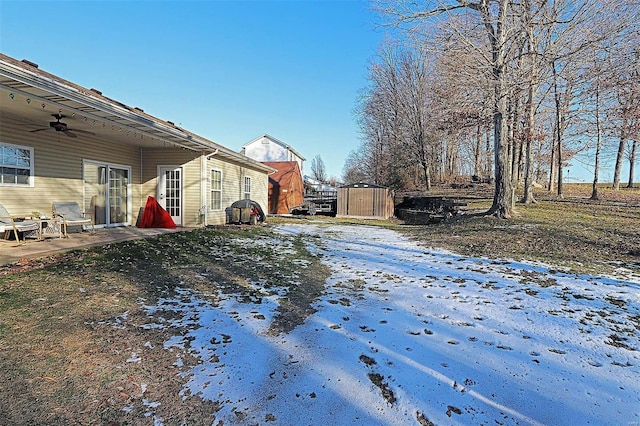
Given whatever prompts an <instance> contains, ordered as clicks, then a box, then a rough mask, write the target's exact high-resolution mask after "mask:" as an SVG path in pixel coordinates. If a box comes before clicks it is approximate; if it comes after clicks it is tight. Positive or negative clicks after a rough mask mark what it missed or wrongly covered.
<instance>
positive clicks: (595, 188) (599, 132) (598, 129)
mask: <svg viewBox="0 0 640 426" xmlns="http://www.w3.org/2000/svg"><path fill="white" fill-rule="evenodd" d="M595 89H596V94H595V95H596V98H595V108H596V154H595V155H596V158H595V166H594V170H593V187H592V189H591V199H592V200H597V199H598V174H599V173H600V151H601V150H602V127H601V123H600V80H598V81H597V82H596V88H595Z"/></svg>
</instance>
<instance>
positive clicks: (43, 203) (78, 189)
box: [0, 116, 140, 223]
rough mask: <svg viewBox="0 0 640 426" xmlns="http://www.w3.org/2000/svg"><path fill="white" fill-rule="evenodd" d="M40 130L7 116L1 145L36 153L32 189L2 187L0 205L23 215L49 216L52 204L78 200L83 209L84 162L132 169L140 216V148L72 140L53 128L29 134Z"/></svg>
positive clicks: (80, 138) (87, 139)
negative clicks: (117, 165)
mask: <svg viewBox="0 0 640 426" xmlns="http://www.w3.org/2000/svg"><path fill="white" fill-rule="evenodd" d="M45 124H46V122H45ZM38 127H41V126H38V125H36V124H31V123H24V122H19V121H15V120H12V119H11V118H7V117H4V116H3V118H2V133H1V134H0V142H2V143H7V144H12V145H21V146H25V147H30V148H33V150H34V158H33V161H34V163H33V164H34V185H33V187H28V186H16V187H7V186H2V187H0V203H2V204H3V205H4V206H5V207H6V208H7V209H8V210H9V211H10V212H11V213H15V214H24V213H30V212H32V211H34V210H37V211H40V212H41V213H44V214H50V213H51V203H52V202H53V201H75V202H77V203H78V204H79V205H80V206H82V205H83V180H82V162H83V160H93V161H100V162H106V163H113V164H120V165H123V166H130V167H131V184H132V185H131V187H132V188H131V189H132V196H133V210H134V211H133V213H134V214H136V213H137V210H138V209H137V208H136V206H137V200H139V198H140V196H139V191H140V188H139V182H140V151H139V148H137V147H134V146H130V145H126V144H123V143H118V142H113V141H105V140H100V139H97V138H96V137H94V136H86V135H84V134H80V133H78V134H77V135H78V137H77V138H70V137H68V136H66V135H64V134H62V133H60V132H56V131H55V130H53V129H46V130H43V131H41V132H36V133H32V132H30V131H29V130H33V129H37V128H38ZM134 220H135V219H134ZM134 223H135V222H134Z"/></svg>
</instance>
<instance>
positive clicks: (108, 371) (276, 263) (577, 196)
mask: <svg viewBox="0 0 640 426" xmlns="http://www.w3.org/2000/svg"><path fill="white" fill-rule="evenodd" d="M472 189H473V188H472ZM570 189H571V191H572V192H571V195H570V196H569V195H567V196H566V197H565V199H564V200H555V199H554V197H553V196H552V195H551V194H547V193H542V192H541V193H539V194H537V196H538V198H539V199H540V200H541V201H540V202H539V203H538V204H535V205H517V212H518V216H517V217H516V218H514V219H512V220H499V219H495V218H493V217H485V216H483V215H478V214H476V213H478V212H482V211H485V210H486V209H487V208H488V206H489V204H490V200H489V199H486V198H483V197H482V196H481V195H480V191H472V192H469V191H468V192H467V193H466V194H464V193H460V192H457V193H456V194H455V197H457V198H465V199H466V200H467V201H468V206H467V207H466V211H465V214H464V215H462V216H460V217H458V218H455V219H452V220H448V221H445V222H442V223H440V224H437V225H426V226H407V225H403V224H402V223H399V222H380V223H377V222H370V221H367V222H364V223H367V224H368V225H375V224H379V225H382V226H388V227H393V228H395V229H397V230H399V231H401V232H406V233H407V234H409V235H411V236H412V237H413V238H416V239H417V240H419V241H420V242H421V244H423V245H425V246H431V247H440V248H447V249H450V250H453V251H455V252H457V253H460V254H462V255H465V256H486V257H493V258H511V259H516V260H537V261H543V262H546V263H549V264H553V265H557V266H560V267H567V268H570V269H572V270H574V271H578V272H597V273H609V272H613V271H614V270H615V269H616V268H619V267H621V266H625V267H627V268H630V269H634V270H635V271H636V273H637V272H638V271H640V190H633V191H625V192H619V193H614V192H611V193H609V192H608V191H602V198H603V199H602V200H600V201H597V202H593V201H589V200H587V199H585V198H584V196H583V195H581V193H580V192H579V191H578V189H581V188H577V189H575V192H573V191H574V189H573V188H570V186H568V187H567V192H569V190H570ZM620 194H623V196H621V195H620ZM283 220H284V219H274V220H270V222H271V223H278V222H280V221H283ZM305 220H309V219H308V218H307V219H303V220H300V219H298V220H297V221H298V222H304V221H305ZM313 220H325V221H328V222H331V223H335V222H336V221H335V220H333V219H329V218H313ZM343 223H362V222H361V221H353V220H349V221H343ZM260 237H265V238H276V236H275V235H274V234H272V233H271V232H270V230H269V229H268V228H264V227H254V228H252V229H250V230H247V229H240V230H238V229H219V230H211V229H203V230H197V231H193V232H184V233H178V234H171V235H165V236H161V237H157V238H152V239H149V240H139V241H131V242H126V243H120V244H115V245H111V246H106V247H102V248H95V249H91V250H88V251H81V252H75V253H69V254H65V255H60V256H54V257H51V258H48V259H47V260H43V261H40V262H34V263H33V264H31V265H32V266H37V267H38V268H40V269H33V268H31V269H30V267H25V266H24V265H23V266H15V265H14V266H10V267H5V268H0V424H11V425H68V424H102V425H124V424H132V425H137V424H152V422H153V416H147V414H153V415H157V416H159V417H161V418H162V419H163V421H164V422H165V424H189V425H198V424H211V421H212V415H213V414H214V413H215V412H216V411H217V410H218V405H217V404H216V403H215V402H207V401H203V400H202V399H200V398H199V397H198V396H195V395H181V393H180V392H181V390H182V388H183V384H184V381H185V380H186V379H185V378H184V377H182V376H180V373H181V372H185V371H187V370H188V369H189V368H190V367H191V366H193V365H194V364H195V363H196V362H197V360H195V359H192V358H190V357H189V355H188V351H186V350H185V351H182V352H181V353H180V356H181V357H182V359H183V360H184V365H183V366H177V365H175V361H176V353H173V352H171V351H169V350H167V349H164V348H163V343H164V342H165V341H166V340H167V339H168V338H169V336H168V334H167V332H166V331H164V330H162V329H151V330H146V329H143V328H142V327H141V325H143V324H146V323H148V322H150V321H152V319H150V318H149V316H148V314H147V313H146V312H145V311H144V309H143V307H142V304H143V303H144V304H148V305H153V304H154V303H155V301H156V300H157V299H158V298H159V297H164V296H171V295H174V294H175V293H174V290H175V287H176V286H177V285H178V283H181V284H180V285H181V286H187V287H189V288H191V289H192V290H193V291H197V292H199V294H208V296H206V297H209V298H210V299H211V300H212V301H213V302H215V298H216V295H217V294H220V293H222V292H233V293H236V294H241V295H245V296H246V297H247V298H252V299H254V300H255V298H259V297H261V294H260V293H258V292H256V291H255V290H254V289H252V288H251V286H249V285H248V283H250V282H251V281H252V280H253V281H255V280H259V281H261V282H265V283H266V284H265V286H266V288H268V287H269V285H270V283H274V285H276V284H277V285H278V286H282V285H283V283H287V282H296V283H298V282H302V283H303V284H302V285H298V284H296V285H295V286H292V287H291V288H290V291H289V293H288V295H286V296H285V297H284V298H283V299H286V303H285V302H284V301H283V303H281V309H280V310H279V311H278V318H277V320H276V321H275V322H274V326H273V328H272V332H273V333H281V332H287V331H289V330H291V329H292V328H294V327H295V326H296V325H298V324H300V322H302V321H304V318H306V316H307V315H309V314H310V313H311V312H313V308H312V304H313V302H314V300H315V299H316V298H317V297H318V295H319V294H320V293H321V291H322V283H323V282H324V278H325V277H326V274H327V273H328V271H327V270H326V269H324V268H322V267H321V266H320V264H319V259H318V258H316V257H314V256H311V255H310V254H309V253H308V252H306V250H305V249H304V241H302V240H301V239H294V240H293V241H291V247H293V249H294V250H293V251H294V254H292V255H290V256H293V257H295V258H304V259H306V260H308V261H310V262H312V265H313V266H312V267H311V268H310V269H309V270H308V271H304V270H300V269H298V270H295V268H294V267H293V266H292V265H294V264H295V263H293V262H291V260H292V258H291V257H287V256H281V255H279V254H278V253H273V250H270V248H269V247H268V246H265V247H254V248H253V249H252V250H250V251H249V250H247V249H246V248H243V247H242V246H241V245H236V244H235V242H236V241H238V239H247V238H249V239H250V238H260ZM277 238H284V237H282V236H277ZM289 238H291V237H289ZM212 247H213V248H218V250H212ZM256 256H259V258H260V259H261V260H260V261H259V262H257V261H256ZM271 266H273V267H271ZM311 270H313V271H319V273H311V272H310V271H311ZM203 272H206V274H205V275H206V276H207V277H208V278H203V276H204V275H203ZM203 297H204V296H203ZM125 312H126V313H127V314H126V317H125V316H123V313H125ZM162 315H165V316H166V315H170V313H168V312H165V313H163V314H162ZM156 320H157V319H156ZM174 332H175V330H174V331H173V332H172V333H174ZM425 332H426V331H425ZM133 353H135V354H136V356H137V357H139V358H140V361H139V362H128V360H129V359H131V358H132V354H133ZM144 401H148V402H154V401H159V402H161V405H160V406H158V407H157V408H154V409H151V408H149V406H148V405H145V403H144ZM123 407H128V409H129V410H128V411H123ZM419 421H420V419H419ZM425 422H427V423H424V424H428V421H426V420H425ZM421 423H422V422H421Z"/></svg>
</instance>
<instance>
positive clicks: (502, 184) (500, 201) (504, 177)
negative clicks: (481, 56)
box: [479, 0, 513, 219]
mask: <svg viewBox="0 0 640 426" xmlns="http://www.w3.org/2000/svg"><path fill="white" fill-rule="evenodd" d="M509 4H510V2H509V0H500V1H499V4H498V11H497V16H496V17H495V18H494V17H492V16H491V12H490V10H489V2H488V1H483V2H481V10H479V12H480V13H481V15H482V20H483V22H484V25H485V28H487V32H488V34H489V41H490V44H491V55H492V68H493V70H492V71H493V96H494V99H493V102H494V110H493V127H494V128H493V144H494V150H495V153H494V156H495V179H496V182H495V191H494V195H493V204H492V205H491V208H490V209H489V212H488V213H489V214H492V215H495V216H496V217H499V218H501V219H507V218H510V217H511V216H513V190H512V186H511V167H510V163H509V156H508V152H507V148H508V146H507V142H508V141H507V117H506V116H505V115H506V112H507V100H506V96H505V87H506V84H505V75H504V72H505V67H506V59H505V49H506V47H505V45H506V27H505V26H506V22H507V12H508V8H509ZM494 23H495V28H494Z"/></svg>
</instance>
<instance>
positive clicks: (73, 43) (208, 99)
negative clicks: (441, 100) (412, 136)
mask: <svg viewBox="0 0 640 426" xmlns="http://www.w3.org/2000/svg"><path fill="white" fill-rule="evenodd" d="M376 19H377V17H376V14H375V13H374V12H372V11H371V10H370V9H369V3H368V2H366V1H365V0H335V1H329V0H315V1H306V0H297V1H293V0H290V1H266V0H265V1H141V0H139V1H107V0H104V1H5V0H0V51H1V52H2V53H4V54H6V55H9V56H11V57H14V58H16V59H19V60H20V59H29V60H31V61H33V62H36V63H37V64H39V66H40V68H41V69H43V70H45V71H48V72H51V73H53V74H55V75H58V76H60V77H62V78H65V79H67V80H70V81H72V82H74V83H77V84H80V85H81V86H84V87H87V88H96V89H98V90H100V91H102V92H103V94H104V95H105V96H108V97H110V98H113V99H116V100H118V101H121V102H124V103H126V104H128V105H130V106H137V107H140V108H142V109H144V110H145V112H147V113H149V114H152V115H154V116H156V117H158V118H161V119H164V120H170V121H173V122H174V123H176V124H179V125H180V126H182V127H184V128H186V129H188V130H190V131H192V132H195V133H197V134H199V135H202V136H204V137H206V138H209V139H212V140H214V141H216V142H218V143H220V144H222V145H224V146H227V147H229V148H231V149H234V150H240V148H241V146H242V145H243V144H244V143H246V142H249V141H250V140H252V139H254V138H256V137H258V136H260V135H262V134H264V133H268V134H270V135H272V136H274V137H276V138H278V139H280V140H282V141H283V142H285V143H288V144H290V145H291V146H293V147H294V148H295V149H296V150H297V151H298V152H300V153H301V154H302V155H303V156H305V157H306V158H307V162H306V164H305V172H309V170H310V165H311V160H312V159H313V157H315V156H316V155H320V156H321V157H322V159H323V160H324V162H325V165H326V166H327V171H328V173H329V175H332V176H336V177H340V175H341V174H342V167H343V164H344V159H345V157H346V156H347V154H348V153H349V152H350V151H351V150H353V149H355V148H356V147H357V146H358V145H359V134H358V129H357V126H356V124H355V119H354V114H353V110H354V107H355V103H356V98H357V96H358V93H359V91H360V90H361V89H362V88H364V87H365V86H366V84H367V82H366V76H367V66H368V63H369V61H370V60H371V58H373V56H374V55H375V52H376V49H377V47H378V45H379V43H380V41H381V39H382V38H383V34H382V32H381V31H379V30H376V29H375V21H376Z"/></svg>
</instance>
